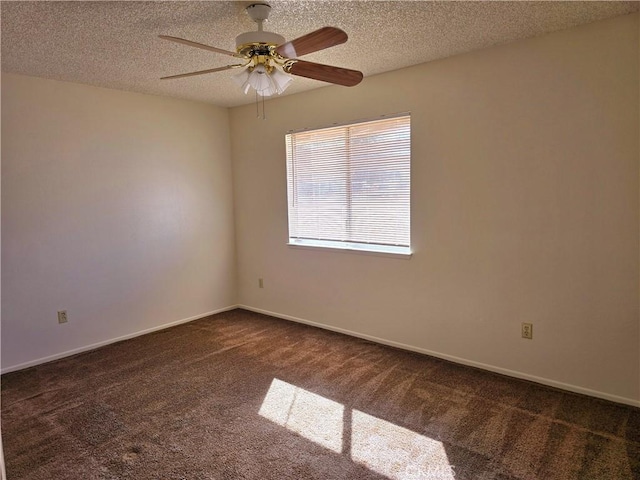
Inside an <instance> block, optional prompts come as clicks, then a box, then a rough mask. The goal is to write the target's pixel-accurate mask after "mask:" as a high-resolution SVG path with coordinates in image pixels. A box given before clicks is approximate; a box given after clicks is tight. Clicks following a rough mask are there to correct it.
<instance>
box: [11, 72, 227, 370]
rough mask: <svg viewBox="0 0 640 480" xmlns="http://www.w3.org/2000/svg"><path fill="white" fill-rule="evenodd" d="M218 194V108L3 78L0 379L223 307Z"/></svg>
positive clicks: (222, 224) (223, 219)
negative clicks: (64, 318)
mask: <svg viewBox="0 0 640 480" xmlns="http://www.w3.org/2000/svg"><path fill="white" fill-rule="evenodd" d="M231 188H232V187H231V165H230V151H229V119H228V110H226V109H222V108H217V107H213V106H210V105H204V104H198V103H193V102H185V101H180V100H175V99H169V98H162V97H154V96H148V95H140V94H134V93H127V92H121V91H116V90H108V89H101V88H95V87H90V86H84V85H77V84H71V83H64V82H56V81H51V80H43V79H38V78H33V77H24V76H17V75H9V74H5V75H3V77H2V367H3V369H4V370H9V369H11V368H13V367H15V366H17V365H23V364H25V363H26V364H29V363H30V362H37V361H39V360H42V359H43V358H48V357H51V356H59V355H62V354H65V353H68V352H70V351H75V350H77V349H84V348H87V347H88V346H91V345H94V344H97V343H98V344H99V343H102V342H107V341H110V340H113V339H115V338H119V337H122V336H126V335H131V334H135V333H137V332H141V331H146V330H149V329H154V328H158V327H160V326H163V325H166V324H168V323H171V322H176V321H180V320H184V319H187V318H190V317H193V316H198V315H202V314H205V313H207V312H211V311H216V310H218V309H223V308H225V307H229V306H231V305H234V304H235V303H236V298H235V251H234V241H235V239H234V229H233V209H232V191H231ZM62 309H66V310H67V311H68V318H69V323H67V324H64V325H58V323H57V317H56V312H57V311H58V310H62Z"/></svg>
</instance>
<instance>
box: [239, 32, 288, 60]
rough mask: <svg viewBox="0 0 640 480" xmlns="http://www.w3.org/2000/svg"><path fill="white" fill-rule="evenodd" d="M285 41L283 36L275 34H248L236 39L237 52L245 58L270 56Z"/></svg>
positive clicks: (242, 34)
mask: <svg viewBox="0 0 640 480" xmlns="http://www.w3.org/2000/svg"><path fill="white" fill-rule="evenodd" d="M284 42H285V39H284V37H283V36H282V35H278V34H277V33H273V32H246V33H241V34H240V35H238V36H237V37H236V51H237V52H238V53H239V54H240V55H242V56H244V57H249V58H250V57H252V56H253V55H256V54H257V55H268V54H269V51H271V50H273V49H274V48H275V47H277V46H278V45H282V44H283V43H284Z"/></svg>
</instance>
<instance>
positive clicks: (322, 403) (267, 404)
mask: <svg viewBox="0 0 640 480" xmlns="http://www.w3.org/2000/svg"><path fill="white" fill-rule="evenodd" d="M259 413H260V415H261V416H263V417H265V418H267V419H269V420H271V421H272V422H275V423H277V424H278V425H281V426H283V427H286V428H287V429H289V430H291V431H292V432H296V433H298V434H300V435H302V436H303V437H305V438H306V439H308V440H311V441H312V442H315V443H317V444H319V445H322V446H323V447H326V448H328V449H329V450H333V451H334V452H338V453H340V452H342V417H343V414H344V406H343V405H341V404H339V403H338V402H334V401H333V400H329V399H328V398H325V397H322V396H320V395H316V394H315V393H311V392H309V391H307V390H305V389H303V388H300V387H296V386H295V385H291V384H290V383H287V382H283V381H282V380H278V379H277V378H274V379H273V382H271V387H270V388H269V391H268V392H267V396H266V397H265V399H264V401H263V402H262V406H261V407H260V412H259Z"/></svg>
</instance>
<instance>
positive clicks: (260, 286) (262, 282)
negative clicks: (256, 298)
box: [258, 278, 264, 288]
mask: <svg viewBox="0 0 640 480" xmlns="http://www.w3.org/2000/svg"><path fill="white" fill-rule="evenodd" d="M258 287H259V288H264V281H263V280H262V279H261V278H259V279H258Z"/></svg>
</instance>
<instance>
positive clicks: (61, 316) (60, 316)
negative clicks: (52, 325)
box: [58, 310, 68, 323]
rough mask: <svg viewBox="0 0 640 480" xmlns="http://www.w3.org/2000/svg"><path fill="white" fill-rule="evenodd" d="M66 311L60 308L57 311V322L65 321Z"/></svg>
mask: <svg viewBox="0 0 640 480" xmlns="http://www.w3.org/2000/svg"><path fill="white" fill-rule="evenodd" d="M67 322H68V320H67V311H66V310H60V311H59V312H58V323H67Z"/></svg>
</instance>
